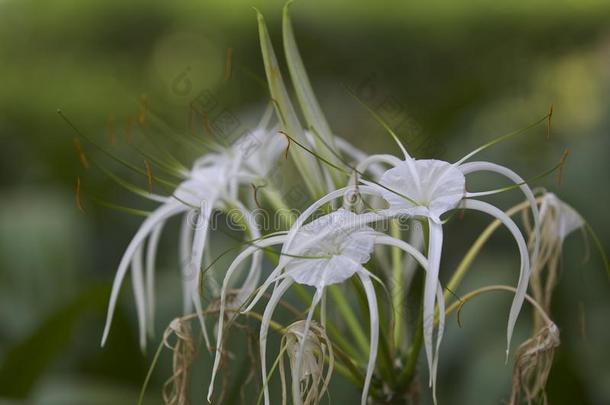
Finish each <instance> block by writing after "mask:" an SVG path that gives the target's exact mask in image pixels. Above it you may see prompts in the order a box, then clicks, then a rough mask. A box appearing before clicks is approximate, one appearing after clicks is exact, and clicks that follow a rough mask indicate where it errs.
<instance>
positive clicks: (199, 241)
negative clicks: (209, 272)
mask: <svg viewBox="0 0 610 405" xmlns="http://www.w3.org/2000/svg"><path fill="white" fill-rule="evenodd" d="M214 204H215V200H210V201H201V209H200V211H199V219H198V220H197V229H195V236H194V237H193V250H192V255H191V262H190V265H189V266H190V273H191V274H189V276H190V282H189V294H190V296H191V300H192V301H193V305H194V306H195V312H196V314H197V318H198V319H199V323H200V324H201V331H202V332H203V338H204V340H205V343H206V345H207V347H210V338H209V337H208V331H207V328H206V326H205V316H204V315H203V307H202V306H201V297H200V296H199V284H200V281H201V264H202V261H203V249H204V248H205V244H206V239H207V237H208V230H209V229H210V217H211V215H212V211H213V209H214ZM193 273H194V274H193Z"/></svg>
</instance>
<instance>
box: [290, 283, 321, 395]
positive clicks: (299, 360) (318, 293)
mask: <svg viewBox="0 0 610 405" xmlns="http://www.w3.org/2000/svg"><path fill="white" fill-rule="evenodd" d="M323 292H324V289H323V288H319V289H317V290H316V293H315V294H314V296H313V299H312V300H311V305H310V306H309V311H308V312H307V319H306V320H305V325H304V326H303V339H301V343H300V345H299V351H298V353H297V359H296V367H295V368H294V370H295V372H296V378H294V376H293V381H301V377H302V376H301V375H300V374H301V371H302V370H301V364H302V363H303V353H304V352H305V342H307V335H308V334H309V328H310V327H311V320H312V318H313V312H314V310H315V309H316V307H317V306H318V303H319V302H320V299H321V298H322V294H323ZM297 398H298V396H297Z"/></svg>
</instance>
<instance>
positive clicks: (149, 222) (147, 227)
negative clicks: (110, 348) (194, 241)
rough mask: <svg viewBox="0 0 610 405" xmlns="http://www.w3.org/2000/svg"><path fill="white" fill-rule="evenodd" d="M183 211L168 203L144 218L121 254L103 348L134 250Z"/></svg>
mask: <svg viewBox="0 0 610 405" xmlns="http://www.w3.org/2000/svg"><path fill="white" fill-rule="evenodd" d="M185 210H186V207H185V206H183V205H179V204H173V203H168V204H166V205H162V206H161V207H159V208H157V209H156V210H155V211H154V212H153V213H152V214H151V215H150V216H149V217H148V218H146V220H144V222H143V223H142V225H141V226H140V229H138V232H136V234H135V235H134V237H133V239H132V240H131V242H130V243H129V245H128V246H127V249H126V250H125V253H124V254H123V258H122V259H121V262H120V263H119V268H118V270H117V272H116V275H115V277H114V282H113V283H112V291H111V292H110V300H109V302H108V313H107V315H106V325H105V326H104V332H103V334H102V343H101V344H102V346H104V344H105V343H106V339H107V338H108V333H109V332H110V325H111V324H112V317H113V316H114V310H115V308H116V302H117V299H118V297H119V290H120V289H121V284H122V283H123V279H124V278H125V274H126V273H127V270H128V266H129V263H130V262H131V259H132V257H133V255H134V253H135V251H136V249H137V248H138V246H140V244H141V243H142V242H143V241H144V239H145V238H146V237H147V236H148V234H149V233H150V232H151V231H152V229H153V228H154V227H155V226H156V225H157V224H159V223H160V222H163V221H165V220H167V219H168V218H169V217H171V216H173V215H176V214H178V213H180V212H184V211H185Z"/></svg>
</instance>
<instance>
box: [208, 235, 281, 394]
mask: <svg viewBox="0 0 610 405" xmlns="http://www.w3.org/2000/svg"><path fill="white" fill-rule="evenodd" d="M284 239H285V236H274V237H271V238H268V239H265V240H262V241H260V242H257V245H256V246H251V247H249V248H247V249H245V250H244V251H243V252H241V253H240V254H239V255H238V256H237V257H236V258H235V260H233V263H231V265H230V266H229V269H228V270H227V273H226V274H225V278H224V280H223V282H222V289H221V290H220V311H219V314H218V328H217V332H216V355H215V357H214V367H213V368H212V378H211V380H210V386H209V387H208V402H211V399H212V394H213V392H214V380H215V379H216V373H217V372H218V367H219V366H220V358H221V355H222V346H223V333H224V318H225V311H226V301H227V289H228V288H229V282H230V281H231V277H232V276H233V273H234V272H235V271H236V270H237V269H239V265H240V264H241V263H243V262H244V261H245V260H247V259H248V257H250V256H251V255H252V254H253V253H255V252H257V251H260V249H262V248H265V247H267V246H272V245H277V244H280V243H282V242H284Z"/></svg>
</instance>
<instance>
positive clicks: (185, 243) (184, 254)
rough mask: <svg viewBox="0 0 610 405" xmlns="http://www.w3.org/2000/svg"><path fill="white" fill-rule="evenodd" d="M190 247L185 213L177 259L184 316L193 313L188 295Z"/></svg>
mask: <svg viewBox="0 0 610 405" xmlns="http://www.w3.org/2000/svg"><path fill="white" fill-rule="evenodd" d="M192 245H193V231H192V225H191V223H190V215H189V214H188V213H187V214H185V215H184V217H183V218H182V224H181V225H180V236H179V242H178V248H179V250H178V257H179V260H180V272H181V278H182V313H183V314H184V315H186V314H190V313H191V312H193V302H192V301H191V296H190V294H189V273H190V267H189V264H190V255H191V247H192Z"/></svg>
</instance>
